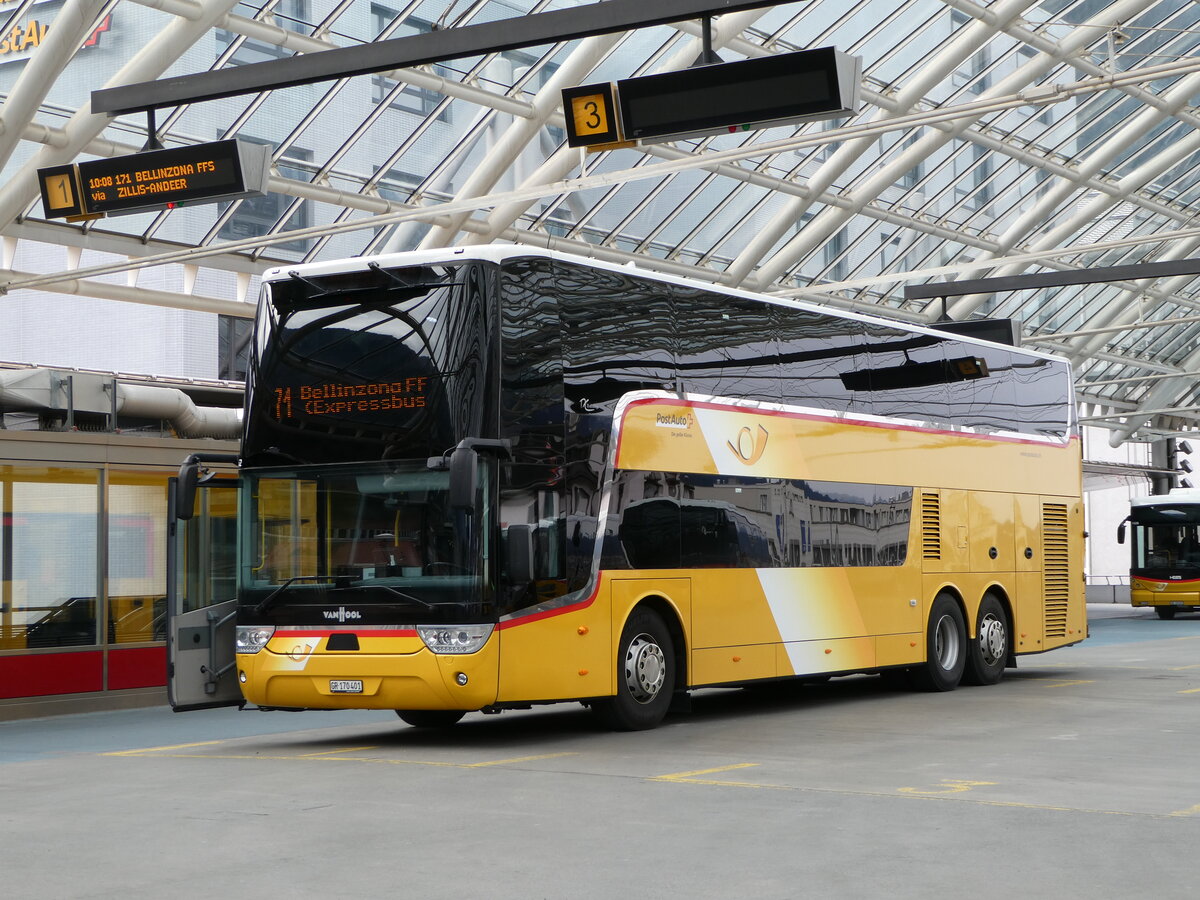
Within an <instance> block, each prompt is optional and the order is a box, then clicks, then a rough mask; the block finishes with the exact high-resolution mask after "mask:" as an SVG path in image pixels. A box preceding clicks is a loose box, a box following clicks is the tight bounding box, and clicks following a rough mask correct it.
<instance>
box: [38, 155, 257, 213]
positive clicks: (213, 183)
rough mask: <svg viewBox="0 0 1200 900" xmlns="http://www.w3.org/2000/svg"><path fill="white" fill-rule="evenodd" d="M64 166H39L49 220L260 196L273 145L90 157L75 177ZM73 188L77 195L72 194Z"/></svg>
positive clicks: (76, 167)
mask: <svg viewBox="0 0 1200 900" xmlns="http://www.w3.org/2000/svg"><path fill="white" fill-rule="evenodd" d="M65 168H66V167H61V166H60V167H56V168H55V169H39V170H38V174H39V179H40V183H41V187H42V200H43V206H44V208H45V212H46V217H47V218H54V217H59V216H72V215H80V214H81V213H83V214H91V215H120V214H122V213H137V212H144V211H146V210H153V209H170V208H172V207H175V206H180V205H183V204H192V203H213V202H216V201H218V200H234V199H238V198H240V197H257V196H262V194H263V193H264V192H265V189H266V183H267V177H268V173H269V169H270V148H269V147H268V146H267V145H265V144H251V143H248V142H245V141H236V140H229V141H214V142H211V143H207V144H196V145H194V146H191V147H174V148H171V149H168V150H149V151H146V152H144V153H134V154H131V155H129V156H115V157H112V158H111V159H94V160H88V161H86V162H81V163H79V164H78V165H77V166H74V167H73V169H74V173H77V174H76V177H77V179H78V180H77V181H74V180H73V179H72V178H71V177H70V175H72V174H74V173H68V172H66V171H65ZM73 187H75V188H77V191H78V194H77V196H75V197H69V189H71V188H73ZM72 201H73V202H72Z"/></svg>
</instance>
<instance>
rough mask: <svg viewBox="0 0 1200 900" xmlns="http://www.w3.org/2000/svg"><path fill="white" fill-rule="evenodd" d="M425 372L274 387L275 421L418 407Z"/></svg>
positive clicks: (422, 402)
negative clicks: (365, 380)
mask: <svg viewBox="0 0 1200 900" xmlns="http://www.w3.org/2000/svg"><path fill="white" fill-rule="evenodd" d="M429 381H430V379H429V377H428V376H426V375H420V376H415V377H413V378H403V379H400V380H399V381H377V382H371V383H368V384H343V383H337V382H326V383H323V384H300V385H295V386H288V387H277V388H275V405H274V408H273V412H274V416H275V419H276V420H277V421H284V420H287V419H291V418H294V417H295V416H296V415H298V414H299V415H304V416H307V417H322V416H335V417H336V416H353V415H354V414H356V413H370V412H386V411H389V410H404V409H422V408H424V406H425V398H426V394H427V389H428V386H429Z"/></svg>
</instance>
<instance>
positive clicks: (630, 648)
mask: <svg viewBox="0 0 1200 900" xmlns="http://www.w3.org/2000/svg"><path fill="white" fill-rule="evenodd" d="M674 691H675V645H674V644H673V643H672V641H671V633H670V632H669V631H668V630H667V626H666V624H664V622H663V620H662V617H661V616H660V615H659V614H658V613H656V612H654V610H652V609H647V608H645V607H641V608H639V609H636V610H634V612H633V615H631V616H630V617H629V619H628V620H627V621H626V622H625V627H624V628H623V629H622V630H621V642H620V644H619V645H618V647H617V694H616V696H615V697H606V698H604V699H603V700H596V701H594V702H593V703H592V712H593V713H595V715H596V716H597V718H599V720H600V721H601V722H603V723H604V724H605V725H606V726H608V727H609V728H612V729H614V730H617V731H644V730H646V729H648V728H654V727H656V726H657V725H658V724H659V723H660V722H661V721H662V720H663V718H664V717H665V716H666V714H667V709H668V708H669V707H670V705H671V695H672V694H673V693H674Z"/></svg>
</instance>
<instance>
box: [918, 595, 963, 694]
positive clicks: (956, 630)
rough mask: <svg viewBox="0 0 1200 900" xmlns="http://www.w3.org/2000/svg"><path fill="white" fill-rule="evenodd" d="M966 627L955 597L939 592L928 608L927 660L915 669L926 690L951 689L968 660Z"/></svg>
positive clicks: (958, 679) (956, 683)
mask: <svg viewBox="0 0 1200 900" xmlns="http://www.w3.org/2000/svg"><path fill="white" fill-rule="evenodd" d="M966 645H967V629H966V625H965V624H964V623H963V614H962V610H961V609H959V608H958V603H957V602H956V601H955V599H954V597H952V596H951V595H950V594H947V593H941V594H938V595H937V597H936V598H934V601H933V606H932V607H931V608H930V610H929V628H928V629H927V630H926V632H925V662H924V663H923V664H922V665H920V666H917V667H916V668H914V669H913V670H912V676H913V683H914V685H915V686H916V687H917V688H919V689H921V690H924V691H952V690H954V689H955V688H956V687H958V683H959V682H960V681H961V680H962V674H963V669H964V668H965V667H966V662H967V653H966Z"/></svg>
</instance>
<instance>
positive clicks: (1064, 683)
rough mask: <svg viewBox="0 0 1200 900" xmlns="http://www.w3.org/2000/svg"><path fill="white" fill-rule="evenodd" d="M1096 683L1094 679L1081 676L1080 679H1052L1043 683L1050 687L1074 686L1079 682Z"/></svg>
mask: <svg viewBox="0 0 1200 900" xmlns="http://www.w3.org/2000/svg"><path fill="white" fill-rule="evenodd" d="M1095 683H1096V682H1095V680H1094V679H1091V678H1081V679H1079V680H1078V681H1052V682H1050V683H1049V684H1043V685H1042V687H1048V688H1060V687H1074V686H1075V685H1077V684H1095Z"/></svg>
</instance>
